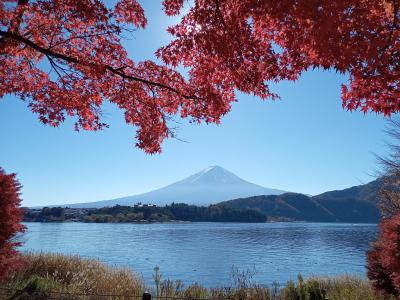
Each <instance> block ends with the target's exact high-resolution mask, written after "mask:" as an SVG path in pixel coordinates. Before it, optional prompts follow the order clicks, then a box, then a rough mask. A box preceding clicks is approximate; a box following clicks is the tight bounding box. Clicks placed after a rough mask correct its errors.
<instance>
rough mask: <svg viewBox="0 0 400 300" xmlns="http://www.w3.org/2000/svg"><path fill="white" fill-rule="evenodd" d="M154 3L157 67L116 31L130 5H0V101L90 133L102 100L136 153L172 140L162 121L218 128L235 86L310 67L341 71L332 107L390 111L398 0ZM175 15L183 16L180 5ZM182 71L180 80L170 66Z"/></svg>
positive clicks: (399, 74) (396, 68) (263, 88)
mask: <svg viewBox="0 0 400 300" xmlns="http://www.w3.org/2000/svg"><path fill="white" fill-rule="evenodd" d="M183 5H184V1H183V0H164V1H163V9H164V11H165V13H166V14H167V15H177V14H180V15H181V17H182V18H181V21H180V22H179V24H177V25H176V26H172V27H170V28H168V29H167V30H168V32H169V33H170V34H172V36H173V40H172V41H171V43H170V44H168V45H165V46H164V47H162V48H160V49H159V50H158V51H157V53H156V54H157V56H158V57H159V58H161V60H162V61H163V64H158V63H156V62H154V61H151V60H146V61H139V62H137V61H135V60H134V59H133V58H130V57H128V54H127V50H126V49H124V47H123V46H122V44H121V39H122V38H123V36H128V35H129V34H130V32H131V31H133V30H136V29H143V28H145V26H146V24H147V19H146V17H145V12H144V11H143V9H142V7H141V6H140V4H139V3H138V2H137V0H119V1H117V2H116V4H115V5H114V6H110V5H106V4H105V2H103V1H101V0H60V1H55V0H41V1H33V0H18V1H16V0H14V1H11V0H10V1H7V0H2V1H1V2H0V57H1V64H0V76H1V77H0V97H1V96H3V95H5V94H15V95H17V96H19V97H20V98H22V99H24V100H26V101H27V103H28V106H29V108H30V109H31V110H32V111H33V112H34V113H36V114H38V116H39V119H40V120H41V121H42V122H43V123H46V124H50V125H52V126H57V125H58V124H59V123H60V122H63V121H64V119H65V117H66V116H71V117H75V119H76V129H79V128H83V129H86V130H97V129H101V128H103V127H104V126H106V124H104V123H103V121H102V118H101V117H102V110H101V109H102V104H103V102H104V101H110V102H112V103H115V104H116V105H117V106H118V107H119V108H120V109H121V110H123V111H124V113H125V119H126V122H127V123H129V124H132V125H134V126H135V127H137V129H138V130H137V136H136V137H137V146H138V147H140V148H142V149H144V150H145V151H146V152H148V153H154V152H159V151H161V148H160V144H161V142H162V141H163V140H164V139H165V138H167V137H171V136H173V134H174V132H173V130H171V124H170V122H169V121H170V119H171V118H173V117H175V116H176V115H179V116H181V117H184V118H189V119H190V120H192V121H194V122H201V121H205V122H207V123H208V122H215V123H219V122H220V120H221V117H222V116H223V115H224V114H226V113H227V112H228V111H229V110H230V107H231V104H232V102H233V101H236V97H235V92H236V91H241V92H244V93H251V94H254V95H256V96H259V97H261V98H262V99H265V98H272V99H275V98H277V97H278V95H276V94H274V93H273V92H272V91H271V90H270V88H269V83H270V82H279V81H281V80H297V79H298V78H299V76H300V75H301V74H302V73H303V72H305V71H307V70H309V69H313V68H322V69H331V70H334V71H336V72H339V73H342V74H347V75H348V76H349V82H348V83H344V84H343V86H342V101H343V106H344V107H345V108H347V109H349V110H358V109H359V110H362V111H364V112H367V111H374V112H377V113H383V114H384V115H389V114H391V113H396V112H399V111H400V101H399V98H400V94H399V85H400V84H399V83H400V33H399V23H400V22H399V15H400V12H399V1H398V0H358V1H355V0H336V1H331V0H322V1H319V0H318V1H317V0H300V1H293V0H281V1H275V0H269V1H258V0H193V3H192V4H191V7H190V8H189V9H188V10H186V9H185V10H183V9H182V8H183ZM183 11H185V13H184V12H183ZM177 66H184V67H185V68H186V70H187V72H188V76H187V78H185V77H184V76H183V75H182V74H180V73H179V72H178V71H177V70H176V69H175V68H176V67H177Z"/></svg>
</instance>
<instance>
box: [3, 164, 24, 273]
mask: <svg viewBox="0 0 400 300" xmlns="http://www.w3.org/2000/svg"><path fill="white" fill-rule="evenodd" d="M20 188H21V186H20V184H19V183H18V181H17V180H16V178H15V174H6V173H5V172H4V170H3V169H2V168H0V281H1V280H4V279H5V278H6V277H7V275H8V273H9V272H10V271H12V270H15V269H16V268H17V267H18V266H19V265H20V256H19V254H18V252H17V251H16V249H15V247H17V246H18V245H19V243H18V242H15V241H13V238H15V236H16V234H18V233H21V232H23V231H24V226H23V225H22V224H21V223H20V222H21V219H22V211H21V208H20V207H19V205H20V202H21V200H20Z"/></svg>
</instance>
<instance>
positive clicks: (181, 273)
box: [22, 223, 377, 286]
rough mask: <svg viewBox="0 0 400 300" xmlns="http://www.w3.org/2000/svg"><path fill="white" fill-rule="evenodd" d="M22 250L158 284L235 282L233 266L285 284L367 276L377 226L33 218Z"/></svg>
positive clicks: (260, 278)
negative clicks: (124, 271)
mask: <svg viewBox="0 0 400 300" xmlns="http://www.w3.org/2000/svg"><path fill="white" fill-rule="evenodd" d="M26 225H27V227H28V230H27V233H26V234H25V235H24V236H23V238H22V239H23V241H24V242H25V244H24V246H23V247H22V249H23V250H34V251H44V252H60V253H68V254H79V255H81V256H82V257H97V258H99V259H100V260H102V261H104V262H106V263H109V264H113V265H122V266H129V267H131V268H132V269H133V270H134V271H135V272H137V273H139V274H141V275H142V276H143V277H144V279H145V280H146V282H148V283H151V274H152V272H153V269H154V267H155V266H159V267H160V269H161V273H162V275H163V278H164V279H166V278H170V279H174V280H175V279H181V280H182V281H183V282H184V283H186V284H188V283H193V282H199V283H202V284H204V285H207V286H217V285H228V284H230V274H231V270H232V266H235V267H238V268H240V269H242V270H246V269H251V270H253V269H254V270H255V272H256V273H255V276H254V278H253V279H254V281H256V282H259V283H263V284H270V283H272V282H273V281H278V282H279V283H285V282H286V281H287V280H289V279H295V278H296V277H297V274H298V273H301V274H303V275H305V276H307V275H311V274H323V275H333V274H343V273H346V272H347V273H358V274H360V275H361V276H365V267H364V266H365V251H366V250H367V249H368V247H369V244H370V243H371V242H372V241H373V240H374V238H375V235H376V232H377V226H376V225H375V224H332V223H329V224H326V223H325V224H322V223H266V224H238V223H185V224H172V223H171V224H169V223H166V224H85V223H27V224H26Z"/></svg>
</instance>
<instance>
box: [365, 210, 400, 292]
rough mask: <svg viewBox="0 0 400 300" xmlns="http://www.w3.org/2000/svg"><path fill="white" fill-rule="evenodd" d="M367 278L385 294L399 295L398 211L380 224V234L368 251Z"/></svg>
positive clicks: (399, 235)
mask: <svg viewBox="0 0 400 300" xmlns="http://www.w3.org/2000/svg"><path fill="white" fill-rule="evenodd" d="M367 269H368V278H369V279H370V280H371V281H372V283H373V285H374V287H375V288H376V289H377V290H378V291H381V292H383V293H384V294H387V295H394V296H396V297H400V213H398V214H396V215H395V216H393V217H392V218H390V219H385V220H383V221H382V223H381V224H380V234H379V237H378V240H377V241H376V242H375V243H374V245H373V247H372V249H371V250H370V251H369V252H368V265H367Z"/></svg>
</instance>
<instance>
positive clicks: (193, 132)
mask: <svg viewBox="0 0 400 300" xmlns="http://www.w3.org/2000/svg"><path fill="white" fill-rule="evenodd" d="M141 2H142V3H143V4H144V5H143V6H144V8H145V11H146V15H147V17H148V19H149V24H148V28H147V29H146V31H138V32H135V33H134V34H133V36H132V37H131V39H130V40H129V41H127V42H126V46H127V48H128V51H129V53H130V55H131V57H133V58H140V59H143V58H153V53H154V51H155V50H156V49H157V48H158V47H159V46H160V45H162V44H165V43H166V42H167V41H168V40H169V37H168V35H167V34H166V33H165V28H166V26H167V24H172V23H174V22H176V19H173V18H168V17H165V16H164V15H163V13H162V11H161V5H160V3H158V1H141ZM344 81H346V78H345V77H342V76H339V75H337V74H335V72H322V71H312V72H311V71H310V72H307V73H305V74H304V75H303V76H302V77H301V79H300V80H299V81H298V82H297V83H287V82H284V83H281V84H278V85H277V86H274V88H273V89H274V91H276V92H277V93H278V94H279V95H280V96H281V100H278V101H276V102H273V101H271V100H267V101H261V100H260V99H257V98H255V97H252V96H247V95H242V94H239V95H238V99H239V102H238V103H235V104H234V105H233V108H232V111H231V113H230V114H229V115H227V116H226V117H225V118H224V119H223V122H222V125H219V126H215V125H200V126H198V125H189V124H187V123H186V122H185V121H182V122H181V125H180V128H179V131H178V137H179V138H180V139H183V140H186V141H187V142H181V141H178V140H168V141H167V142H165V143H164V145H163V150H164V151H163V153H162V154H161V155H154V156H150V155H146V154H144V153H143V152H142V151H140V150H138V149H136V148H134V143H135V141H134V139H133V138H134V135H135V132H134V128H133V127H130V126H128V125H126V124H125V123H124V120H123V116H122V113H121V112H120V111H118V110H117V109H116V108H115V107H114V106H112V105H110V104H107V105H105V107H104V110H105V112H106V113H107V115H106V121H107V122H108V123H109V125H110V128H109V129H106V130H104V131H103V132H79V133H77V132H74V131H73V126H72V122H71V121H68V122H66V123H65V124H64V125H63V126H61V127H60V128H56V129H54V128H51V127H46V126H44V125H42V124H40V123H39V121H38V120H37V119H36V116H35V115H33V114H32V113H31V112H30V111H29V110H28V109H27V107H26V103H24V102H22V101H21V100H19V99H18V98H17V97H15V96H7V97H5V98H4V99H1V100H0V126H1V128H2V130H1V131H0V141H1V147H0V166H2V167H3V168H5V170H6V171H7V172H16V173H17V174H18V178H19V180H20V182H21V183H22V185H23V199H24V200H23V205H26V206H33V205H46V204H62V203H73V202H87V201H97V200H105V199H112V198H116V197H121V196H127V195H133V194H138V193H142V192H146V191H150V190H152V189H155V188H158V187H162V186H164V185H166V184H169V183H172V182H174V181H176V180H180V179H182V178H183V177H186V176H188V175H191V174H192V173H194V172H197V171H199V170H201V169H203V168H205V167H207V166H209V165H220V166H222V167H224V168H226V169H228V170H230V171H232V172H234V173H235V174H237V175H238V176H240V177H242V178H244V179H246V180H248V181H251V182H254V183H257V184H260V185H263V186H266V187H273V188H279V189H283V190H288V191H295V192H302V193H308V194H318V193H320V192H324V191H327V190H333V189H342V188H346V187H349V186H352V185H357V184H360V183H366V182H368V181H370V180H372V179H373V178H372V177H371V176H370V174H373V173H374V171H375V170H376V160H375V158H374V156H373V154H372V153H378V154H382V153H384V151H385V147H384V140H385V139H386V137H385V134H384V133H383V129H384V127H385V124H386V121H385V120H384V118H383V117H382V116H379V115H375V114H368V115H363V114H362V113H359V112H353V113H350V112H347V111H345V110H343V109H342V107H341V100H340V84H341V83H342V82H344Z"/></svg>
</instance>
